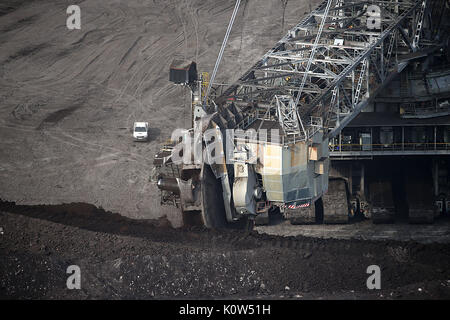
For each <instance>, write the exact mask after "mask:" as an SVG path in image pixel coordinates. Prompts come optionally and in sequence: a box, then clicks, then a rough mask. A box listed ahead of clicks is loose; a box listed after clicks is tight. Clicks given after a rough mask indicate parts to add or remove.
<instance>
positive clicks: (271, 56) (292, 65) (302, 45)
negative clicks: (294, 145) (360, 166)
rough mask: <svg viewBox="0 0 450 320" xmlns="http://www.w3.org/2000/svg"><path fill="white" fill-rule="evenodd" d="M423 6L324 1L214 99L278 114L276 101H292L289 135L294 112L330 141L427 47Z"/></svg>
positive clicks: (405, 1)
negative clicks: (315, 122)
mask: <svg viewBox="0 0 450 320" xmlns="http://www.w3.org/2000/svg"><path fill="white" fill-rule="evenodd" d="M425 6H426V1H422V0H417V1H413V0H392V1H346V0H328V1H324V2H323V3H321V4H320V5H319V6H318V8H317V9H316V10H314V11H312V12H311V13H310V14H308V15H307V16H306V17H305V18H304V19H303V20H302V21H301V22H300V23H299V24H297V25H296V26H295V27H293V28H292V29H291V30H289V31H288V33H287V34H286V35H285V36H284V37H283V38H282V39H281V40H280V41H279V42H278V43H277V45H276V46H275V47H274V48H273V49H271V50H270V51H269V52H267V53H266V54H265V55H264V56H263V57H262V59H261V60H259V61H258V62H257V63H256V64H255V65H254V66H252V67H251V68H250V69H249V70H248V71H247V72H246V73H245V74H244V75H243V76H242V77H241V78H240V79H239V80H238V81H237V82H236V83H235V84H234V85H232V86H231V87H229V88H227V89H226V90H225V91H223V90H222V88H221V86H220V85H219V86H217V87H216V88H215V93H216V96H215V97H214V98H213V99H214V100H215V101H216V103H218V104H223V105H225V102H226V101H227V100H230V99H234V100H235V101H237V102H240V103H241V104H242V103H244V104H245V103H248V104H252V105H253V106H255V107H256V108H257V107H258V105H264V106H267V105H269V104H271V105H272V106H273V108H274V109H276V108H278V107H277V105H276V103H275V102H276V101H279V100H280V99H279V98H278V99H277V98H276V97H277V96H280V97H284V98H283V99H286V96H291V97H292V99H293V101H296V102H297V103H294V104H292V103H289V104H288V106H290V107H291V108H294V109H295V110H294V109H293V110H290V111H289V112H288V111H286V112H284V113H282V114H281V116H282V115H283V114H288V115H289V116H290V117H289V119H288V118H286V119H279V120H280V122H281V123H284V122H285V121H286V124H285V125H284V128H285V129H286V130H288V129H289V128H292V127H293V126H292V119H294V117H292V114H293V112H295V113H297V114H298V116H297V117H295V118H297V119H298V121H300V119H303V121H304V123H305V125H306V126H307V125H308V122H309V117H311V116H317V117H321V118H322V119H323V123H324V124H326V125H327V126H328V127H327V128H326V129H327V130H328V131H329V135H330V136H334V135H336V134H337V133H338V132H339V131H340V130H342V128H343V127H344V126H345V125H346V124H348V122H350V121H351V120H352V119H353V118H354V117H355V116H356V115H357V114H358V113H359V111H361V109H363V108H364V107H365V106H366V105H367V104H368V103H369V102H370V101H371V99H372V98H373V97H374V96H375V95H376V93H377V92H378V91H379V90H380V89H381V88H383V87H384V86H385V85H386V84H387V83H388V82H389V81H390V80H391V79H392V77H393V76H395V75H396V74H397V73H399V72H400V71H402V70H403V69H404V68H405V67H406V65H407V64H408V61H409V59H410V57H411V54H412V53H414V52H416V53H417V51H418V50H426V49H429V48H422V47H421V45H420V33H421V25H422V23H423V10H424V8H425ZM398 35H401V37H399V36H398ZM431 45H432V44H431V43H427V46H431ZM221 91H223V92H221ZM263 113H264V112H263ZM253 114H254V113H252V115H253ZM279 114H280V113H279ZM252 115H248V116H252ZM244 120H245V119H244ZM247 123H248V120H247ZM287 126H288V127H289V128H288V127H287ZM294 127H296V128H299V127H300V126H299V125H297V126H294Z"/></svg>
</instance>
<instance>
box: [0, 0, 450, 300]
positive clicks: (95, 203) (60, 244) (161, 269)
mask: <svg viewBox="0 0 450 320" xmlns="http://www.w3.org/2000/svg"><path fill="white" fill-rule="evenodd" d="M283 2H286V1H279V0H258V1H256V0H246V1H242V8H241V11H240V13H239V15H238V17H237V18H236V22H235V25H234V28H233V31H232V33H231V36H230V40H229V46H228V47H227V49H226V50H225V56H224V60H223V62H222V65H221V68H220V72H219V75H218V79H217V81H220V82H225V83H230V82H232V81H234V80H235V79H236V78H238V77H239V75H240V74H241V73H243V72H244V71H245V70H246V69H247V67H248V66H249V65H250V64H252V63H253V62H254V61H256V60H257V59H258V57H260V56H261V55H262V54H263V53H264V52H265V51H266V50H268V49H269V48H270V47H272V46H273V44H274V43H275V42H276V41H277V40H279V38H280V37H281V36H282V35H283V30H284V31H286V30H287V28H288V27H289V26H292V25H294V24H295V23H297V22H298V21H299V20H300V18H301V16H302V15H303V13H304V12H306V11H309V7H310V5H311V6H312V7H314V5H315V4H316V3H317V2H318V1H304V0H289V1H287V6H286V7H285V8H283V5H282V3H283ZM71 4H78V5H79V6H80V7H81V13H82V25H81V30H68V29H67V28H66V18H67V14H66V8H67V6H68V5H71ZM233 6H234V1H231V0H230V1H228V0H226V1H218V0H178V1H173V0H172V1H167V0H161V1H158V0H153V1H150V0H147V1H144V0H127V1H125V0H122V1H119V0H109V1H101V0H86V1H79V0H70V1H66V0H64V1H61V0H58V1H57V0H39V1H37V0H36V1H29V0H28V1H26V0H3V1H1V3H0V43H1V50H0V198H1V199H3V200H5V201H4V202H1V203H0V257H1V259H0V298H68V299H83V298H91V299H96V298H113V299H114V298H133V299H134V298H182V297H184V298H247V297H250V298H258V297H264V298H293V299H297V298H350V299H352V298H388V299H397V298H441V299H442V298H450V269H449V265H450V259H449V254H450V248H449V242H448V235H449V224H448V223H447V222H444V223H442V224H440V225H438V226H437V227H436V228H435V229H433V230H434V231H435V232H436V233H435V235H436V237H428V238H426V237H425V238H423V237H422V238H421V236H420V234H421V232H422V234H423V233H424V229H419V228H418V229H417V230H415V231H414V232H412V231H400V232H398V234H401V235H400V236H399V237H397V236H393V237H390V236H389V235H390V234H392V233H395V232H397V231H395V230H399V229H395V228H394V229H389V228H387V229H383V230H381V231H382V232H381V233H378V234H379V235H387V237H386V239H384V240H383V239H381V238H382V237H378V239H375V238H376V236H374V234H372V235H371V233H370V232H365V231H362V233H359V234H358V233H357V232H356V233H355V232H354V231H351V230H349V229H348V228H347V229H345V228H346V227H342V228H343V229H342V228H341V227H338V226H335V227H327V228H329V229H326V228H322V229H316V227H315V226H308V227H303V228H295V229H292V228H289V227H287V229H286V230H287V231H288V235H289V236H288V237H280V236H276V235H270V234H267V233H268V232H267V231H264V228H260V229H258V231H254V232H252V233H241V232H237V231H228V232H219V231H208V230H186V229H174V228H172V227H179V226H180V223H181V219H180V216H179V214H178V212H176V211H175V210H172V209H169V208H167V207H163V208H161V207H160V206H159V195H158V192H157V190H156V188H155V186H153V185H152V184H151V183H150V182H149V181H148V178H149V175H150V170H151V163H152V159H153V156H154V154H155V153H156V150H157V149H158V147H159V146H160V144H161V143H162V142H164V141H165V140H166V139H167V138H168V137H169V136H170V134H171V132H172V130H173V129H175V128H179V127H187V126H188V119H189V110H188V107H187V103H186V102H187V99H189V95H188V92H187V91H186V90H185V89H183V88H182V87H177V86H174V85H172V84H170V83H169V81H168V69H169V65H170V63H171V61H172V59H173V58H174V57H181V58H186V59H191V60H194V61H197V63H198V68H199V70H201V71H211V70H212V68H213V66H214V63H215V59H216V57H217V53H218V51H219V48H220V45H221V42H222V38H223V35H224V33H225V30H226V26H227V23H228V20H229V18H230V16H231V12H232V9H233ZM136 120H139V121H149V123H150V127H151V130H150V135H151V139H150V141H149V142H148V143H134V142H132V137H131V126H132V123H133V122H134V121H136ZM7 201H13V202H15V203H12V202H7ZM63 203H72V204H66V205H61V204H63ZM85 203H89V204H85ZM45 205H47V206H45ZM105 210H106V211H105ZM112 212H117V213H120V215H119V214H117V213H112ZM281 227H282V225H278V226H275V229H273V230H276V228H281ZM349 227H350V226H349ZM333 228H334V229H333ZM399 228H400V229H401V228H402V227H399ZM363 229H368V228H367V225H364V224H363V225H362V227H361V230H363ZM327 230H329V231H327ZM434 231H433V232H434ZM262 232H264V234H262ZM269 232H270V231H269ZM328 232H329V233H328ZM383 232H384V233H383ZM328 234H334V235H335V236H334V237H336V238H338V240H333V239H325V238H329V237H328ZM432 234H433V233H432ZM355 239H357V240H363V241H355ZM392 239H397V240H414V241H408V242H397V241H394V240H392ZM372 240H378V241H372ZM380 240H381V241H380ZM415 241H418V242H415ZM436 241H440V242H442V243H436ZM419 242H420V243H419ZM73 264H75V265H78V266H80V268H81V272H82V288H81V290H75V291H74V290H68V289H67V288H66V280H67V276H68V275H67V274H66V269H67V267H68V266H69V265H73ZM373 264H376V265H379V266H380V267H381V271H382V290H381V291H369V290H368V289H367V288H366V279H367V277H368V275H367V274H366V268H367V267H368V266H369V265H373Z"/></svg>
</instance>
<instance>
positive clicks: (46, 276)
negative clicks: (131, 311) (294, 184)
mask: <svg viewBox="0 0 450 320" xmlns="http://www.w3.org/2000/svg"><path fill="white" fill-rule="evenodd" d="M0 212H1V213H0V225H1V226H2V230H1V232H0V233H1V235H0V237H1V238H0V239H1V241H0V254H1V257H2V259H1V260H0V297H2V298H44V299H47V298H68V299H84V298H88V299H99V298H108V299H109V298H111V299H119V298H129V299H137V298H144V299H150V298H156V299H160V298H232V299H234V298H273V299H280V298H292V299H301V298H305V299H310V298H314V299H316V298H333V299H353V298H363V299H404V298H408V299H409V298H413V299H415V298H418V299H419V298H420V299H423V298H425V299H449V298H450V269H449V268H448V266H449V265H450V264H449V262H450V260H449V257H450V245H449V244H448V243H445V244H438V243H432V244H420V243H417V242H412V241H409V242H398V241H392V240H391V241H369V240H366V241H354V240H335V239H333V240H331V239H319V238H310V237H303V236H296V237H280V236H271V235H267V234H259V233H257V232H251V233H248V232H241V231H229V230H228V231H211V230H187V229H173V228H172V227H170V225H169V223H168V221H167V220H165V219H159V220H134V219H129V218H125V217H123V216H120V215H118V214H115V213H111V212H106V211H104V210H102V209H98V208H96V207H94V206H92V205H87V204H82V203H73V204H66V205H59V206H58V205H57V206H20V205H15V204H14V203H10V202H2V203H1V205H0ZM70 265H78V266H79V267H80V269H81V289H80V290H68V289H67V288H66V280H67V277H68V275H67V274H66V269H67V267H68V266H70ZM370 265H378V266H380V268H381V290H368V289H367V286H366V280H367V277H368V274H367V273H366V269H367V267H368V266H370Z"/></svg>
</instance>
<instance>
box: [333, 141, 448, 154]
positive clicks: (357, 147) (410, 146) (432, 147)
mask: <svg viewBox="0 0 450 320" xmlns="http://www.w3.org/2000/svg"><path fill="white" fill-rule="evenodd" d="M329 150H330V152H340V151H342V152H346V151H359V152H361V151H362V152H364V151H367V152H372V151H436V150H450V142H436V143H435V142H404V143H390V144H381V143H379V144H376V143H375V144H348V143H341V144H329Z"/></svg>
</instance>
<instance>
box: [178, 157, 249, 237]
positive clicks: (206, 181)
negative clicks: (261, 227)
mask: <svg viewBox="0 0 450 320" xmlns="http://www.w3.org/2000/svg"><path fill="white" fill-rule="evenodd" d="M182 179H183V180H185V181H186V180H188V179H192V188H193V189H194V190H195V192H194V193H195V196H196V198H197V203H199V204H200V205H199V209H200V210H189V211H185V210H183V206H182V207H181V210H182V214H183V223H184V225H185V226H199V227H206V228H209V229H240V230H252V229H253V226H254V219H251V218H250V217H248V216H243V217H241V218H240V219H239V220H237V221H233V222H229V221H228V220H227V218H226V213H225V205H224V200H223V190H222V184H221V181H220V179H217V178H216V177H215V175H214V173H213V171H212V169H211V166H209V165H208V164H205V163H203V164H202V167H201V169H196V170H183V171H182ZM181 192H183V191H182V190H181ZM231 209H232V210H235V208H234V206H233V204H231Z"/></svg>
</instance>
